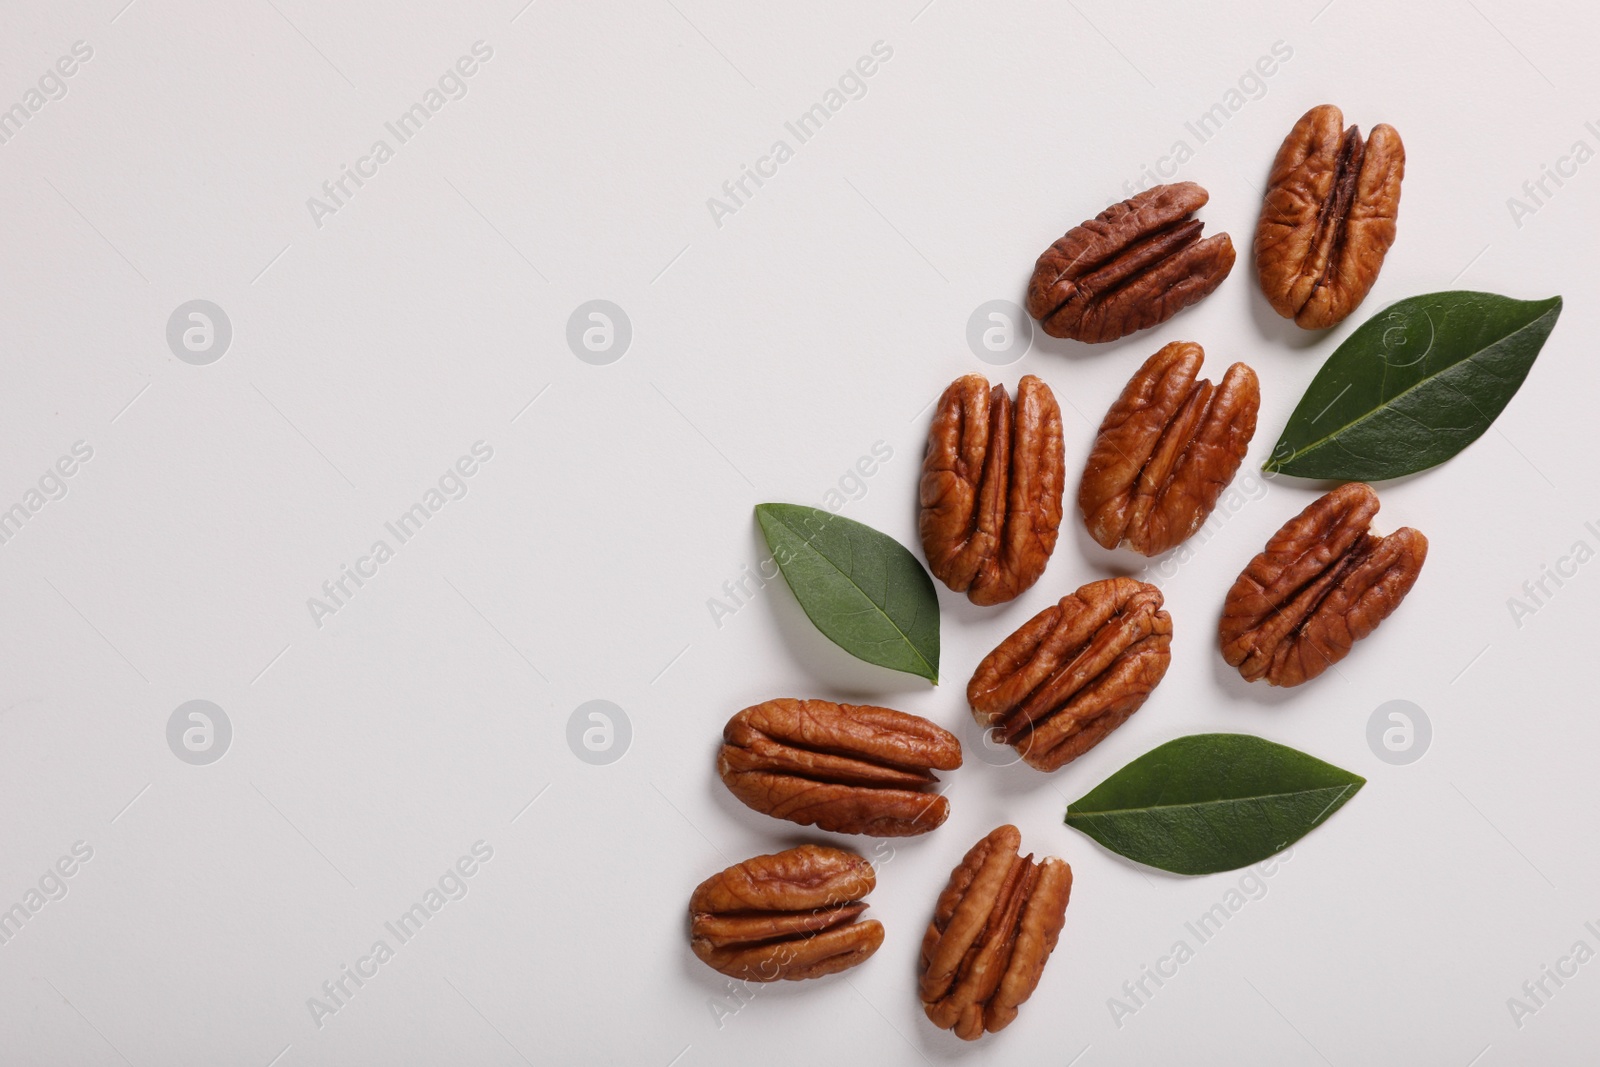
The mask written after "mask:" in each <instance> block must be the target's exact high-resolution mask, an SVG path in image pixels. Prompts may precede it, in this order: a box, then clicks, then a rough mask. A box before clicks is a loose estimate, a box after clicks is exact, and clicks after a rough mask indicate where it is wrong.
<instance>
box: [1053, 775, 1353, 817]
mask: <svg viewBox="0 0 1600 1067" xmlns="http://www.w3.org/2000/svg"><path fill="white" fill-rule="evenodd" d="M1355 784H1356V783H1354V782H1346V783H1345V784H1344V785H1342V786H1339V787H1337V788H1338V790H1339V792H1340V793H1343V792H1345V791H1347V790H1349V789H1350V788H1351V787H1352V786H1354V785H1355ZM1334 788H1335V787H1334V786H1331V785H1322V786H1317V787H1316V788H1314V789H1294V790H1291V791H1289V792H1287V793H1257V794H1255V795H1253V796H1247V797H1231V798H1228V799H1224V800H1194V801H1185V802H1184V803H1181V804H1146V805H1144V806H1143V807H1138V808H1110V809H1107V810H1105V811H1079V812H1074V811H1071V810H1069V811H1068V812H1067V818H1068V819H1074V818H1076V819H1085V818H1097V817H1099V816H1102V815H1137V814H1140V813H1142V812H1148V811H1172V810H1177V809H1180V808H1186V809H1194V808H1205V807H1212V806H1217V805H1222V804H1243V803H1247V802H1249V801H1253V800H1277V799H1281V798H1283V797H1303V796H1308V795H1310V794H1313V793H1326V792H1328V791H1329V790H1332V789H1334Z"/></svg>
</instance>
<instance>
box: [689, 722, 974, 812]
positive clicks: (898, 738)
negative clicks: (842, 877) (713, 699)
mask: <svg viewBox="0 0 1600 1067" xmlns="http://www.w3.org/2000/svg"><path fill="white" fill-rule="evenodd" d="M722 737H723V745H722V749H721V751H720V753H719V754H718V757H717V773H718V774H719V776H720V777H721V778H722V781H723V784H724V785H726V786H727V787H728V790H729V791H730V792H731V793H733V795H734V796H736V797H738V798H739V800H740V801H741V802H742V803H744V804H745V805H746V806H747V807H749V808H751V809H753V810H755V811H759V812H761V813H762V814H764V815H771V816H773V817H774V818H779V819H787V820H788V821H790V822H795V823H799V824H801V825H803V826H816V827H818V828H819V829H823V830H831V831H833V832H835V833H842V834H869V835H872V836H874V837H909V836H914V835H916V834H925V833H927V832H928V831H929V830H933V829H935V828H937V827H938V826H939V825H940V824H942V823H943V822H944V821H945V819H946V818H948V817H949V815H950V805H949V802H948V801H947V800H945V798H944V797H943V796H940V795H939V794H937V793H936V792H934V791H933V790H934V789H935V787H936V786H937V785H938V778H937V777H935V775H934V774H933V772H934V771H936V770H942V771H949V770H954V769H955V768H957V767H959V766H961V743H960V742H959V741H958V740H957V739H956V737H955V735H954V734H952V733H950V732H949V731H948V730H945V729H944V728H942V727H940V726H937V725H935V724H934V723H931V722H929V721H928V720H927V719H924V718H922V717H920V716H917V715H910V714H907V713H906V712H903V711H895V710H894V709H892V708H882V707H874V706H871V705H851V704H835V703H833V702H832V701H827V700H794V699H789V698H781V699H777V700H769V701H766V702H764V703H762V704H756V705H754V706H752V707H749V708H746V709H744V710H743V711H741V712H739V713H738V714H737V715H735V716H734V717H733V718H732V719H730V720H728V724H727V726H726V727H725V728H724V729H723V734H722Z"/></svg>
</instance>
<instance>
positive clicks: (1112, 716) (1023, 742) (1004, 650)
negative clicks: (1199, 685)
mask: <svg viewBox="0 0 1600 1067" xmlns="http://www.w3.org/2000/svg"><path fill="white" fill-rule="evenodd" d="M1171 645H1172V616H1170V615H1168V614H1167V613H1166V612H1165V611H1163V610H1161V590H1159V589H1157V588H1156V587H1155V586H1153V585H1149V584H1147V583H1145V582H1140V581H1135V580H1134V579H1132V578H1106V579H1104V580H1102V581H1098V582H1090V583H1089V584H1088V585H1086V586H1084V587H1083V588H1082V589H1079V590H1078V591H1077V592H1076V593H1073V594H1072V595H1071V596H1064V597H1062V598H1061V601H1060V603H1058V604H1054V605H1052V606H1051V607H1048V608H1046V609H1044V610H1043V611H1041V612H1039V614H1037V615H1035V616H1034V617H1033V618H1031V619H1029V620H1028V621H1027V622H1025V623H1023V625H1022V627H1021V629H1019V630H1017V632H1016V633H1014V634H1012V635H1011V636H1010V637H1008V638H1006V639H1005V640H1004V641H1002V642H1000V644H999V646H998V647H997V648H995V650H994V651H993V652H991V653H989V654H988V655H987V656H985V657H984V658H983V662H982V663H980V664H978V669H977V671H976V672H975V673H974V674H973V675H972V681H971V682H969V683H968V684H967V703H968V704H970V705H971V706H972V714H973V717H974V718H976V719H977V720H978V723H979V725H981V726H985V727H988V728H989V729H990V730H991V731H992V733H993V736H994V737H995V739H996V740H999V741H1003V742H1005V743H1006V744H1008V745H1011V746H1012V747H1014V748H1015V749H1016V750H1017V752H1018V753H1019V754H1020V755H1021V756H1022V758H1023V760H1024V761H1026V762H1027V764H1028V765H1029V766H1030V767H1035V768H1037V769H1039V770H1041V771H1053V770H1055V769H1056V768H1058V767H1061V766H1063V765H1065V764H1067V763H1070V762H1072V761H1073V760H1075V759H1077V758H1078V757H1079V756H1081V755H1083V754H1084V753H1085V752H1087V751H1089V750H1090V749H1091V748H1093V747H1094V746H1095V745H1098V744H1099V743H1100V742H1101V741H1102V740H1104V739H1105V737H1106V735H1107V734H1109V733H1110V732H1111V731H1112V730H1115V729H1116V728H1117V727H1119V726H1121V725H1122V724H1123V723H1124V722H1126V721H1127V720H1128V716H1130V715H1132V714H1133V713H1134V712H1136V711H1138V710H1139V707H1140V705H1142V704H1143V703H1144V702H1145V699H1146V698H1147V697H1149V695H1150V691H1151V690H1152V689H1154V688H1155V687H1156V685H1157V684H1158V683H1160V681H1161V678H1162V676H1163V675H1165V674H1166V673H1167V665H1168V664H1169V663H1170V662H1171V661H1172V652H1171Z"/></svg>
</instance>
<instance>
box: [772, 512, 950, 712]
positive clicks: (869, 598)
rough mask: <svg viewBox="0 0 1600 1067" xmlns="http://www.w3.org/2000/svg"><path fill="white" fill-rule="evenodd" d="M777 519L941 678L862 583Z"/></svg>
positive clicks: (909, 636) (936, 668) (930, 671)
mask: <svg viewBox="0 0 1600 1067" xmlns="http://www.w3.org/2000/svg"><path fill="white" fill-rule="evenodd" d="M775 517H776V518H777V520H778V521H779V522H780V523H782V524H783V528H784V529H786V530H788V531H789V532H790V533H792V534H794V535H796V536H797V537H799V538H800V543H801V544H802V545H804V546H805V547H806V549H807V550H809V551H810V552H811V553H812V555H814V556H816V557H817V558H818V559H820V560H822V561H823V562H824V563H826V564H827V565H828V566H830V567H832V568H833V569H834V570H835V571H837V572H838V573H839V576H840V577H841V578H843V579H844V580H845V581H847V582H849V583H850V587H851V588H852V589H854V590H856V591H857V592H859V593H860V594H861V595H862V597H864V598H865V599H866V601H867V603H868V604H871V605H872V609H873V610H874V611H876V612H877V613H878V614H879V615H881V616H883V619H884V621H885V622H887V623H888V624H889V626H890V627H891V628H893V630H894V632H895V633H897V634H899V635H900V636H901V637H902V638H903V639H904V640H905V643H906V647H907V648H909V649H910V650H911V654H912V655H913V656H916V657H917V660H918V661H919V662H920V663H921V664H922V665H923V666H924V667H926V668H928V671H929V673H930V674H932V675H933V677H934V678H935V679H937V678H938V677H939V668H938V667H936V666H934V665H933V664H931V663H929V662H928V657H927V656H924V655H923V654H922V650H921V649H920V648H918V647H917V643H916V641H914V640H912V637H911V635H910V634H908V633H906V632H905V631H904V630H902V629H901V628H900V624H899V623H897V622H895V621H894V617H893V616H892V615H890V614H889V613H888V612H887V611H885V610H883V608H881V607H879V606H878V602H877V601H876V600H873V599H872V594H870V593H868V592H867V591H866V589H864V588H862V586H861V583H860V582H857V581H856V580H855V578H854V577H852V576H851V575H849V574H847V573H846V572H845V570H844V568H843V567H841V566H839V565H838V564H837V563H835V562H834V561H833V560H831V559H829V558H828V556H827V554H826V553H824V552H823V551H822V550H821V549H820V548H818V547H817V546H816V545H814V544H812V543H811V540H810V539H809V538H807V537H806V536H805V535H803V534H801V533H800V531H799V530H796V529H795V528H794V527H793V526H791V525H789V523H788V522H786V521H785V520H784V519H783V517H782V516H775ZM934 684H936V685H937V684H938V683H937V681H936V682H935V683H934Z"/></svg>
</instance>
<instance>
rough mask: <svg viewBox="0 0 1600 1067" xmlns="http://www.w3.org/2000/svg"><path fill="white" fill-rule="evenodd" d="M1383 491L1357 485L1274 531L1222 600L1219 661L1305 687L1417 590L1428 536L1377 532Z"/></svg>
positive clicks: (1253, 675)
mask: <svg viewBox="0 0 1600 1067" xmlns="http://www.w3.org/2000/svg"><path fill="white" fill-rule="evenodd" d="M1377 512H1378V494H1377V493H1375V492H1373V491H1372V487H1371V486H1370V485H1363V484H1361V483H1360V482H1352V483H1350V484H1349V485H1342V486H1340V487H1339V488H1337V489H1335V490H1334V491H1333V492H1331V493H1329V494H1327V495H1326V496H1324V497H1322V498H1320V499H1318V500H1315V501H1313V502H1312V503H1311V505H1310V506H1309V507H1307V508H1306V509H1305V510H1304V511H1302V512H1301V513H1300V514H1298V515H1296V516H1295V517H1294V518H1292V519H1290V520H1289V521H1288V522H1286V523H1284V525H1283V528H1282V529H1280V530H1279V531H1278V532H1277V533H1275V534H1273V535H1272V539H1271V540H1270V541H1268V542H1267V547H1266V549H1265V550H1264V551H1263V552H1262V553H1261V554H1260V555H1258V556H1256V558H1255V559H1253V560H1251V561H1250V565H1249V566H1248V567H1246V568H1245V569H1244V573H1242V574H1240V575H1239V579H1238V581H1236V582H1234V583H1233V588H1232V589H1230V590H1228V599H1227V601H1226V602H1225V603H1224V604H1223V607H1222V623H1221V625H1220V626H1219V627H1218V632H1219V635H1220V637H1221V639H1222V658H1223V659H1225V660H1227V661H1228V663H1229V664H1231V665H1232V666H1234V667H1237V668H1239V673H1240V674H1242V675H1244V678H1245V680H1246V681H1249V682H1253V681H1255V680H1257V679H1258V678H1265V679H1266V680H1267V682H1268V683H1269V684H1271V685H1285V686H1287V685H1299V684H1300V683H1301V682H1305V681H1309V680H1310V679H1312V678H1315V677H1316V676H1317V675H1319V674H1321V673H1322V672H1323V671H1325V670H1327V669H1328V668H1329V667H1330V666H1332V665H1333V664H1335V663H1338V662H1339V661H1340V660H1342V659H1344V658H1345V656H1347V655H1349V653H1350V646H1351V645H1354V644H1355V643H1356V642H1357V641H1359V640H1361V639H1362V638H1363V637H1365V636H1367V635H1368V634H1370V633H1371V632H1372V631H1373V630H1376V629H1377V628H1378V624H1379V623H1380V622H1382V621H1383V620H1384V619H1386V618H1388V616H1389V613H1390V612H1392V611H1394V609H1395V608H1397V607H1399V606H1400V601H1401V600H1403V599H1405V595H1406V594H1407V593H1408V592H1410V591H1411V587H1412V585H1414V584H1415V583H1416V580H1417V575H1418V574H1419V573H1420V572H1421V571H1422V564H1423V561H1424V560H1426V559H1427V558H1428V539H1427V538H1426V537H1424V536H1422V534H1420V533H1418V532H1417V531H1416V530H1413V529H1411V528H1410V527H1402V528H1401V529H1398V530H1396V531H1395V532H1394V533H1392V534H1390V535H1389V536H1388V537H1378V536H1377V535H1375V534H1373V533H1372V532H1371V530H1369V529H1368V526H1369V525H1370V524H1371V522H1372V517H1373V516H1374V515H1376V514H1377Z"/></svg>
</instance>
